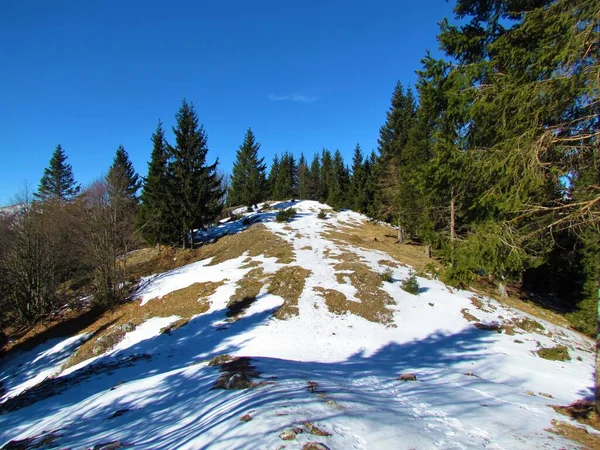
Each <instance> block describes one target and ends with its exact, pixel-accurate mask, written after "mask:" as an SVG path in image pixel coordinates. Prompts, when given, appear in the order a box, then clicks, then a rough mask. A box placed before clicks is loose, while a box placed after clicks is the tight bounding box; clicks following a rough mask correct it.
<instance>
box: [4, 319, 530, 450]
mask: <svg viewBox="0 0 600 450" xmlns="http://www.w3.org/2000/svg"><path fill="white" fill-rule="evenodd" d="M225 312H226V311H225V310H220V311H215V312H211V313H207V314H203V315H200V316H198V317H196V318H194V319H193V320H191V321H190V322H189V323H188V324H187V325H185V326H184V327H181V328H179V329H177V330H175V331H173V333H172V334H171V335H168V334H160V335H158V336H156V337H153V338H151V339H148V340H145V341H142V342H140V343H138V344H136V345H135V346H133V347H131V348H129V349H127V350H124V351H122V352H116V353H115V354H113V355H110V356H106V357H103V358H100V359H99V360H97V361H96V362H95V363H94V366H95V367H96V368H97V369H93V367H94V366H92V370H90V367H89V366H88V368H87V369H80V370H79V371H76V372H74V373H73V374H71V375H68V376H66V377H65V378H67V380H65V381H64V382H63V383H64V385H65V386H66V388H65V389H64V390H63V391H61V392H59V393H57V394H56V395H53V396H49V397H46V398H43V399H40V400H39V401H37V402H35V404H30V405H29V406H24V407H23V408H21V409H18V410H15V411H13V412H11V413H8V414H4V415H0V429H1V430H4V431H1V432H0V443H2V441H8V440H9V439H11V438H14V437H15V436H17V434H18V433H21V432H23V431H25V430H26V429H27V427H28V426H29V425H31V424H33V423H37V422H38V421H39V420H42V419H43V418H44V417H47V416H49V415H52V414H64V411H69V413H68V414H67V415H66V416H63V419H62V421H61V428H62V429H63V433H64V436H65V439H68V443H69V445H72V446H73V447H81V446H93V445H94V444H95V443H97V442H101V441H111V440H120V441H121V442H130V443H132V444H133V445H134V446H135V447H139V448H175V447H180V446H184V445H185V443H189V442H190V441H191V440H193V439H195V438H198V437H199V436H202V435H203V434H204V433H210V435H211V439H213V440H214V439H216V440H218V442H219V444H220V445H224V446H227V443H228V442H230V440H232V439H234V435H235V439H236V442H237V444H236V445H239V437H240V433H242V432H243V433H242V434H244V436H245V439H246V440H245V442H248V447H247V448H253V447H254V444H255V443H256V440H257V439H259V438H262V437H263V433H264V427H263V428H261V427H258V428H255V427H253V426H248V427H244V428H243V429H242V428H240V427H243V426H244V422H240V421H239V417H240V416H242V415H244V414H247V413H248V412H249V411H254V410H261V408H265V407H267V406H268V409H269V410H276V409H281V411H282V414H283V412H285V411H287V410H289V409H290V408H294V409H295V410H298V409H302V408H304V409H307V408H309V407H312V409H313V410H314V409H315V408H317V409H319V410H323V412H322V413H321V414H319V416H318V417H307V420H313V421H315V420H325V419H334V418H335V417H338V416H345V415H347V414H349V412H350V411H352V409H354V408H357V407H366V406H368V407H369V408H371V409H372V411H373V415H374V417H375V418H377V417H378V414H379V415H381V414H383V415H384V416H385V414H384V413H385V412H386V411H390V410H394V411H396V410H397V408H398V406H397V401H398V399H394V398H390V397H389V392H387V391H386V392H378V390H377V386H375V385H374V384H373V381H372V380H373V377H378V378H379V379H382V380H386V381H385V382H386V383H388V384H389V385H398V389H401V390H403V391H405V395H409V396H417V397H418V396H419V395H421V394H423V393H424V392H429V391H431V390H432V389H433V390H436V389H437V390H438V391H439V392H438V393H437V404H436V407H440V406H444V407H446V408H450V409H452V408H454V409H456V414H457V415H458V414H462V415H469V414H477V410H478V409H479V408H481V405H482V401H483V400H482V396H481V395H480V394H476V393H475V391H474V390H473V389H475V388H476V387H477V385H478V384H479V383H486V382H485V381H484V380H480V379H478V378H475V377H465V376H464V374H461V373H460V372H459V371H457V370H455V369H452V365H453V364H454V363H458V362H462V363H468V362H476V361H477V360H478V359H479V358H480V357H481V356H480V355H481V350H482V349H483V348H484V347H486V346H487V345H488V343H489V341H490V339H491V337H490V334H489V333H486V332H482V331H480V330H477V329H475V328H472V327H469V328H466V329H464V330H463V331H461V332H459V333H453V334H452V333H443V332H437V333H434V334H431V335H429V336H427V337H426V338H424V339H420V340H415V341H411V342H407V343H402V344H398V343H389V344H387V345H385V346H384V347H382V348H380V349H379V350H378V351H376V352H375V353H374V354H372V355H367V354H366V353H365V352H358V353H356V354H354V355H352V356H351V357H349V358H348V359H346V360H345V361H340V362H335V363H320V362H301V361H290V360H285V359H276V358H265V357H252V364H253V365H254V366H256V367H257V369H258V370H259V371H260V372H261V373H263V377H267V378H268V379H273V380H276V383H275V384H267V385H264V386H261V387H257V388H254V389H247V390H239V391H223V390H212V389H211V388H212V387H213V385H214V383H215V381H216V379H217V378H218V375H219V374H218V370H217V368H214V367H207V366H205V365H204V364H202V365H198V363H200V362H202V361H206V360H208V359H210V358H212V357H214V356H216V355H219V354H225V353H232V352H235V351H236V350H239V348H240V346H241V345H242V342H240V341H239V339H240V337H239V335H242V334H243V333H245V332H247V331H249V330H251V329H253V328H255V327H257V326H260V325H263V324H265V323H266V322H268V321H269V320H275V319H272V318H271V316H272V313H273V312H274V309H271V310H268V311H263V312H260V313H256V314H252V315H249V316H243V317H242V318H240V319H239V320H237V321H235V322H233V323H230V324H226V327H224V326H223V325H224V323H223V319H224V317H225ZM134 355H151V358H139V360H133V361H132V357H133V356H134ZM119 360H120V361H125V363H124V364H122V365H119V364H112V365H110V362H111V361H112V362H114V361H119ZM103 364H104V365H105V366H106V365H108V370H102V365H103ZM405 371H412V372H416V373H417V381H416V382H412V383H410V382H409V383H404V382H400V381H397V380H396V378H397V376H398V374H400V373H402V372H405ZM448 371H450V372H452V374H453V376H454V375H455V376H456V377H458V378H461V377H462V378H461V379H463V381H464V380H467V381H466V383H467V386H459V384H460V383H459V384H457V385H455V386H454V385H453V386H450V387H449V386H448V383H446V384H439V383H435V380H436V379H437V378H439V377H440V376H442V375H443V374H446V375H447V373H448ZM78 372H79V374H78ZM82 374H83V375H82ZM88 375H89V376H88ZM92 375H93V376H92ZM467 378H468V379H467ZM140 380H145V381H143V382H141V383H139V384H131V385H127V383H128V382H129V381H140ZM308 381H312V382H314V383H318V385H319V386H320V388H321V389H323V391H324V392H326V396H327V399H330V400H331V402H333V403H332V405H333V406H330V407H327V406H326V405H328V404H329V403H325V401H324V398H323V397H322V396H319V395H315V394H314V393H311V392H309V390H308V389H307V388H306V383H307V382H308ZM518 384H519V383H518V380H515V382H514V383H513V385H512V386H510V387H509V386H508V385H507V384H503V385H502V387H501V388H499V389H504V390H505V391H506V394H507V395H509V394H511V392H510V391H511V389H512V390H520V387H519V386H518ZM465 389H469V392H470V394H469V397H470V398H472V400H471V401H465V398H464V397H465ZM111 390H114V393H113V394H112V395H111V394H110V391H111ZM99 394H103V396H104V397H100V399H102V398H104V400H97V401H95V400H94V399H95V398H96V397H97V396H98V395H99ZM323 395H325V394H323ZM429 397H431V395H430V394H429V396H428V398H429ZM485 401H486V402H487V403H488V404H486V405H485V406H486V407H488V408H489V407H492V408H493V407H497V406H505V405H504V403H502V402H500V401H498V402H496V401H490V399H486V400H485ZM81 402H95V403H94V406H93V407H89V406H88V407H86V409H85V411H79V408H76V410H72V409H71V410H69V407H74V406H76V405H79V404H80V403H81ZM336 405H337V406H336ZM412 406H413V403H411V402H408V401H407V402H406V406H405V407H406V414H407V416H406V417H404V420H409V419H410V417H412V415H414V411H412V409H411V408H412ZM84 413H85V420H82V419H81V415H82V414H84ZM116 413H118V414H116ZM428 414H431V417H432V420H433V413H430V412H428V411H427V410H423V411H422V412H421V415H423V416H424V417H423V418H425V419H427V416H428ZM385 417H388V419H386V418H385ZM385 417H383V416H382V418H381V419H380V420H389V414H388V416H385ZM423 418H422V419H423ZM284 422H285V421H284ZM290 425H291V424H290ZM269 426H270V427H271V429H270V433H275V435H277V434H278V433H279V432H280V431H281V430H282V429H283V428H284V427H283V426H277V425H274V424H271V425H269ZM286 426H287V425H286ZM57 445H61V444H60V442H57ZM231 445H234V444H233V441H232V442H231Z"/></svg>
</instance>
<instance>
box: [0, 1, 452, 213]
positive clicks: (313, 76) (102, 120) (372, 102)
mask: <svg viewBox="0 0 600 450" xmlns="http://www.w3.org/2000/svg"><path fill="white" fill-rule="evenodd" d="M452 7H453V2H450V3H448V2H446V1H445V0H421V1H419V2H408V1H406V2H404V1H376V0H371V1H350V0H348V1H341V0H340V1H325V0H321V1H312V0H308V1H302V2H287V1H281V0H279V1H260V0H257V1H255V2H248V1H241V0H240V1H220V2H209V1H199V0H198V1H178V0H176V1H155V0H143V1H142V0H135V1H134V0H123V1H116V0H114V1H95V2H92V1H77V0H36V1H34V0H3V1H0V62H1V67H2V69H1V70H0V87H1V93H2V95H1V100H0V128H1V135H2V139H1V140H0V168H1V169H0V170H1V176H0V205H4V204H7V203H9V199H10V198H11V197H12V196H13V195H14V194H16V193H17V191H18V190H19V189H21V187H22V186H23V183H24V182H27V183H29V185H30V187H31V188H32V189H37V186H38V183H39V180H40V177H41V175H42V173H43V170H44V167H46V165H47V164H48V161H49V159H50V157H51V154H52V152H53V150H54V147H55V146H56V144H58V143H60V144H61V145H62V147H63V149H64V150H65V151H66V153H67V155H68V158H69V159H68V161H69V162H70V163H71V164H72V166H73V170H74V173H75V177H76V179H77V180H78V181H80V182H81V183H82V184H84V185H85V184H87V183H90V182H91V181H93V180H94V179H96V178H98V177H99V176H101V175H102V173H104V172H106V170H107V169H108V167H109V166H110V164H111V161H112V158H113V156H114V153H115V151H116V149H117V147H118V146H119V144H122V145H123V146H124V147H125V149H126V150H127V151H128V152H129V154H130V157H131V160H132V161H133V163H134V165H135V167H136V170H137V171H138V172H139V173H140V174H142V175H144V174H145V173H146V169H147V164H146V163H147V161H148V159H149V157H150V151H151V143H150V136H151V134H152V132H153V131H154V130H155V128H156V124H157V121H158V119H159V118H160V119H162V121H163V123H164V125H165V127H166V128H167V129H168V135H167V137H168V138H170V136H171V127H172V125H173V122H174V115H175V113H176V111H177V109H178V107H179V105H180V104H181V100H182V98H183V97H186V98H187V99H188V100H190V101H192V102H194V104H195V106H196V110H197V112H198V115H199V118H200V121H201V123H203V124H204V127H205V130H206V132H207V134H208V145H209V149H210V152H209V158H210V161H211V162H212V161H213V160H214V158H216V157H219V161H220V169H221V170H223V171H226V172H229V171H230V170H231V166H232V164H233V159H234V157H235V151H236V149H237V148H238V146H239V144H240V143H241V141H242V139H243V137H244V132H245V130H246V129H247V128H248V127H252V129H253V131H254V132H255V134H256V136H257V138H258V140H259V142H261V144H262V147H261V153H262V156H264V157H265V158H266V160H267V162H268V163H270V161H271V159H272V157H273V155H274V154H275V153H281V152H283V151H285V150H289V151H292V152H293V153H294V154H296V155H299V154H300V152H301V151H303V152H304V153H305V155H306V156H307V157H311V156H312V155H313V154H314V152H315V151H319V150H320V149H321V148H323V147H327V148H329V149H331V150H335V149H338V148H339V149H340V150H341V151H342V153H343V154H344V156H345V157H346V160H347V161H349V160H350V155H351V152H352V149H353V148H354V146H355V145H356V143H357V142H358V143H360V144H361V146H362V147H363V149H364V150H365V151H370V150H371V149H374V148H376V146H377V136H378V130H379V127H380V126H381V124H382V123H383V121H384V119H385V112H386V110H387V108H388V107H389V103H390V97H391V93H392V90H393V87H394V85H395V83H396V81H397V80H400V81H401V82H402V83H403V84H405V85H413V84H414V83H415V80H416V76H415V73H414V71H415V70H416V69H418V68H419V67H420V63H419V61H420V59H421V58H422V57H423V56H424V55H425V51H426V50H427V49H430V50H432V51H433V54H434V55H436V54H439V53H438V52H437V48H438V43H437V40H436V34H437V31H438V25H437V24H438V23H439V21H440V20H441V19H442V18H443V17H452Z"/></svg>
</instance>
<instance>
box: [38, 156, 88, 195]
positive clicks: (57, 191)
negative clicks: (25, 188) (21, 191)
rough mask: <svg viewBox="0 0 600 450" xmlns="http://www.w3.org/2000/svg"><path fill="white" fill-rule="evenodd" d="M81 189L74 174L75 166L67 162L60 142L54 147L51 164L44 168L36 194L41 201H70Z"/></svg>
mask: <svg viewBox="0 0 600 450" xmlns="http://www.w3.org/2000/svg"><path fill="white" fill-rule="evenodd" d="M80 190H81V186H80V185H79V184H78V183H76V182H75V177H74V176H73V168H72V167H71V165H70V164H68V163H67V155H66V154H65V152H64V151H63V149H62V147H61V146H60V144H59V145H57V146H56V148H55V149H54V153H53V154H52V158H51V159H50V163H49V166H48V167H46V168H45V169H44V175H43V176H42V179H41V180H40V186H39V189H38V192H36V193H35V194H34V195H35V197H36V198H37V199H39V200H41V201H46V200H58V201H68V200H71V199H72V198H73V197H75V196H76V195H77V194H78V193H79V191H80Z"/></svg>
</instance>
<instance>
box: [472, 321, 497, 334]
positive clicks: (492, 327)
mask: <svg viewBox="0 0 600 450" xmlns="http://www.w3.org/2000/svg"><path fill="white" fill-rule="evenodd" d="M474 325H475V328H477V329H479V330H485V331H495V332H496V333H502V325H500V324H499V323H498V322H491V323H483V322H477V323H475V324H474Z"/></svg>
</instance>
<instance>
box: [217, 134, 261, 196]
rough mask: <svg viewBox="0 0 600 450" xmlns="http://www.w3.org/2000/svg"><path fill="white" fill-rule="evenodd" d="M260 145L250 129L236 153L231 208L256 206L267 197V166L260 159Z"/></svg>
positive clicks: (231, 187) (232, 176)
mask: <svg viewBox="0 0 600 450" xmlns="http://www.w3.org/2000/svg"><path fill="white" fill-rule="evenodd" d="M259 149H260V144H259V143H258V142H256V138H255V136H254V133H253V132H252V130H251V129H250V128H248V130H247V131H246V136H245V137H244V142H243V143H242V145H240V148H239V149H238V150H237V153H236V160H235V162H234V163H233V172H232V174H231V186H230V188H229V194H228V197H227V202H228V203H229V205H231V206H237V205H245V206H248V207H251V206H256V205H257V204H258V203H259V202H261V201H263V200H265V198H266V195H267V179H266V175H265V170H266V166H265V164H264V158H259V157H258V150H259Z"/></svg>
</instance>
